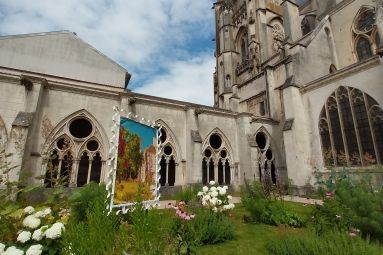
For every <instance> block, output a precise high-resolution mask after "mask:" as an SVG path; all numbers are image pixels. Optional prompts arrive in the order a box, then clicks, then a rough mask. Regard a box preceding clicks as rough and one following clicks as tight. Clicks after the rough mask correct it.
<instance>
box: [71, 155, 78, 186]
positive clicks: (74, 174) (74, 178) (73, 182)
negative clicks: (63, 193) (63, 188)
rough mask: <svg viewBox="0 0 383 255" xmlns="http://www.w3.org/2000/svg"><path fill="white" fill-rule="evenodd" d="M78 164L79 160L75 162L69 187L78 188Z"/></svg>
mask: <svg viewBox="0 0 383 255" xmlns="http://www.w3.org/2000/svg"><path fill="white" fill-rule="evenodd" d="M78 163H79V160H77V159H75V160H73V164H72V170H71V176H70V181H69V187H76V186H77V173H78Z"/></svg>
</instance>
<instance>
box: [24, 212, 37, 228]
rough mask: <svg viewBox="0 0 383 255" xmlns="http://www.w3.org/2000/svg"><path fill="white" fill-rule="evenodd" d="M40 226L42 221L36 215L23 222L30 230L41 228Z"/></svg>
mask: <svg viewBox="0 0 383 255" xmlns="http://www.w3.org/2000/svg"><path fill="white" fill-rule="evenodd" d="M40 224H41V220H40V219H39V218H36V217H35V216H34V215H29V216H27V217H26V218H25V219H24V220H23V226H24V227H27V228H30V229H35V228H37V227H38V226H40Z"/></svg>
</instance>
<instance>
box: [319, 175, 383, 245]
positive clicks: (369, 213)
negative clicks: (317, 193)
mask: <svg viewBox="0 0 383 255" xmlns="http://www.w3.org/2000/svg"><path fill="white" fill-rule="evenodd" d="M329 179H330V180H327V181H319V182H318V183H320V184H322V188H323V189H324V190H325V191H327V192H329V191H330V192H331V193H329V194H330V196H328V197H327V198H326V197H325V198H324V203H323V206H317V207H316V209H315V210H314V212H313V217H312V223H313V224H312V226H313V227H314V229H315V231H316V232H317V233H318V234H323V233H325V232H326V231H328V230H339V231H344V230H350V229H352V228H356V229H359V230H360V232H361V234H362V236H363V237H367V236H369V237H370V238H371V239H374V240H379V241H380V242H383V191H382V189H381V188H380V189H375V188H374V187H373V186H372V185H371V182H370V180H369V179H368V178H366V179H363V180H361V181H353V180H352V179H351V178H350V177H349V176H348V174H347V171H341V172H339V173H337V172H335V171H332V172H331V174H330V178H329Z"/></svg>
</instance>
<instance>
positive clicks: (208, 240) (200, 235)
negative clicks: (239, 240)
mask: <svg viewBox="0 0 383 255" xmlns="http://www.w3.org/2000/svg"><path fill="white" fill-rule="evenodd" d="M191 223H192V228H193V232H194V233H195V234H196V236H197V240H198V241H199V243H200V244H216V243H222V242H225V241H227V240H232V239H233V238H234V228H233V223H232V221H231V219H230V218H229V216H227V215H226V214H225V213H222V212H213V211H212V210H210V209H206V208H200V209H199V210H197V211H196V216H195V218H194V219H193V220H191Z"/></svg>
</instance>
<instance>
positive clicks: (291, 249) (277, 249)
mask: <svg viewBox="0 0 383 255" xmlns="http://www.w3.org/2000/svg"><path fill="white" fill-rule="evenodd" d="M266 247H267V250H268V252H269V254H270V255H307V254H310V255H334V254H336V255H361V254H366V255H367V254H368V255H379V254H382V252H383V250H382V248H381V247H379V246H376V245H371V244H370V243H369V242H368V241H365V240H363V239H361V238H359V237H349V236H347V235H345V234H342V233H339V232H335V233H328V234H327V235H326V236H321V237H318V236H317V235H314V234H305V235H292V236H291V235H290V236H285V237H283V238H274V239H272V241H271V242H269V243H268V244H267V246H266Z"/></svg>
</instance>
